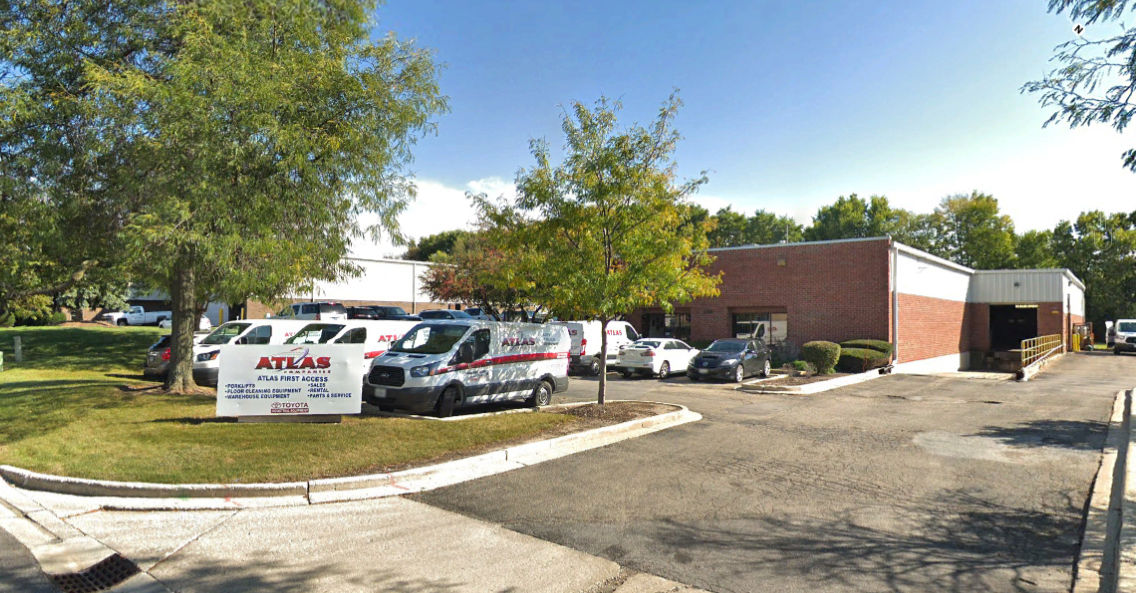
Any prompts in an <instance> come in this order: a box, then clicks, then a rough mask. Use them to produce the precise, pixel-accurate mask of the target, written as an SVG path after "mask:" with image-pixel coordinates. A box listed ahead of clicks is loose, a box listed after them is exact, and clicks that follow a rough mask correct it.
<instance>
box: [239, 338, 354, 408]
mask: <svg viewBox="0 0 1136 593" xmlns="http://www.w3.org/2000/svg"><path fill="white" fill-rule="evenodd" d="M217 362H218V365H219V367H220V369H219V371H218V376H217V415H218V416H289V415H291V416H305V415H309V414H358V413H359V411H360V407H361V405H362V400H363V373H364V370H363V363H364V360H363V345H362V344H276V345H268V346H265V345H255V346H253V345H248V344H233V345H225V346H221V353H220V354H219V355H218V356H217Z"/></svg>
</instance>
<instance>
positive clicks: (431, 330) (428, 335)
mask: <svg viewBox="0 0 1136 593" xmlns="http://www.w3.org/2000/svg"><path fill="white" fill-rule="evenodd" d="M467 331H469V326H468V325H442V324H431V325H418V326H415V327H414V329H412V330H410V332H408V333H407V334H406V335H405V336H403V337H402V339H401V340H399V341H397V342H395V343H394V344H392V345H391V347H390V351H391V352H407V353H410V354H443V353H446V352H449V351H450V349H451V348H453V347H454V344H456V343H457V342H458V340H460V339H461V338H462V336H464V335H465V332H467Z"/></svg>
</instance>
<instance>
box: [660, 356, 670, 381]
mask: <svg viewBox="0 0 1136 593" xmlns="http://www.w3.org/2000/svg"><path fill="white" fill-rule="evenodd" d="M670 374H671V363H669V362H667V361H665V360H664V361H663V366H661V367H659V378H660V379H666V378H667V375H670Z"/></svg>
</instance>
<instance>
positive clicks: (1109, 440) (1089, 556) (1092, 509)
mask: <svg viewBox="0 0 1136 593" xmlns="http://www.w3.org/2000/svg"><path fill="white" fill-rule="evenodd" d="M1131 416H1132V391H1131V390H1129V391H1119V392H1117V394H1116V399H1115V400H1114V401H1113V404H1112V414H1111V415H1110V416H1109V424H1108V433H1107V434H1106V436H1105V444H1104V448H1103V450H1102V451H1101V462H1100V467H1099V468H1098V469H1097V474H1096V477H1095V478H1094V479H1093V486H1092V492H1091V494H1090V495H1089V507H1088V512H1087V514H1086V516H1085V532H1084V535H1083V536H1082V538H1081V548H1080V551H1079V553H1078V556H1077V565H1076V567H1075V573H1074V574H1075V576H1074V580H1073V587H1072V593H1098V592H1100V593H1112V592H1114V591H1116V590H1117V589H1116V586H1117V582H1118V570H1117V569H1118V559H1119V558H1120V553H1121V552H1120V550H1121V548H1120V543H1121V532H1122V523H1123V519H1124V516H1123V514H1122V511H1123V506H1124V503H1125V502H1126V501H1125V498H1126V497H1125V492H1124V490H1125V484H1126V482H1127V481H1128V479H1129V476H1128V475H1127V474H1128V472H1127V462H1128V451H1129V448H1130V447H1131V446H1132V444H1131V440H1132V439H1131V430H1132V426H1131ZM1129 537H1131V536H1129Z"/></svg>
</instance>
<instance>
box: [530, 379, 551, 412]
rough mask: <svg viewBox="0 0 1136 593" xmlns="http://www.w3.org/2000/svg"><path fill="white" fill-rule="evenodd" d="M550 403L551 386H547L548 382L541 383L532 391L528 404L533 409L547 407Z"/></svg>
mask: <svg viewBox="0 0 1136 593" xmlns="http://www.w3.org/2000/svg"><path fill="white" fill-rule="evenodd" d="M550 403H552V386H551V385H549V384H548V381H541V382H540V384H539V385H537V386H536V389H533V394H532V396H531V397H529V400H528V404H529V405H530V406H533V407H540V406H547V405H548V404H550Z"/></svg>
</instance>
